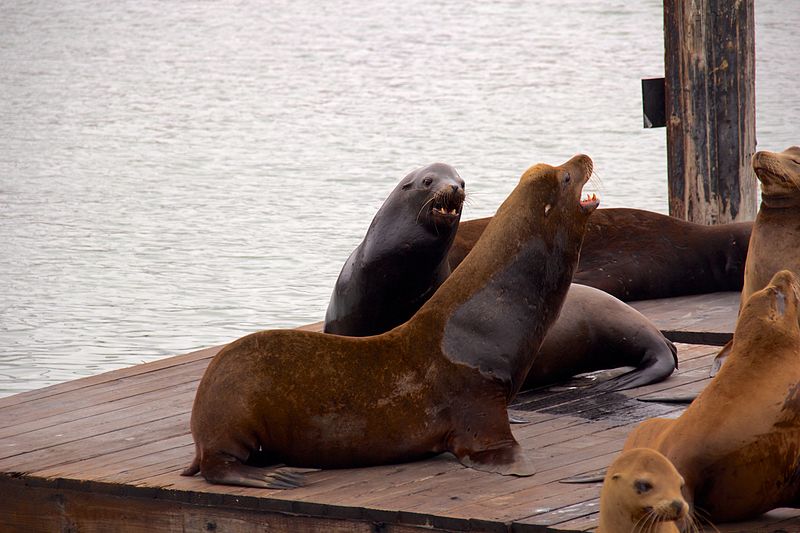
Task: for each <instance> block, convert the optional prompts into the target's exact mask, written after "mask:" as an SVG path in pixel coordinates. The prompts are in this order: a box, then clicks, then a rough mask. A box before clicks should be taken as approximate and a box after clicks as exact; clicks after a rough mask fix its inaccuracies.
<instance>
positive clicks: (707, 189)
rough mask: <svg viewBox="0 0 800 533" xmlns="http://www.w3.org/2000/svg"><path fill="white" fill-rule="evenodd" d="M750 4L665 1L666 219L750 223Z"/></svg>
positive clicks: (752, 183) (753, 143) (752, 108)
mask: <svg viewBox="0 0 800 533" xmlns="http://www.w3.org/2000/svg"><path fill="white" fill-rule="evenodd" d="M753 2H754V0H740V1H737V2H731V1H730V0H695V1H692V2H686V1H684V0H664V49H665V53H664V63H665V69H666V75H665V96H666V116H667V168H668V178H669V187H668V189H669V214H670V215H672V216H674V217H678V218H682V219H684V220H690V221H693V222H698V223H703V224H719V223H723V222H733V221H744V220H752V219H753V218H755V214H756V209H757V205H756V183H757V182H756V180H755V176H754V174H753V170H752V167H751V165H750V160H751V158H752V156H753V154H754V153H755V146H756V136H755V35H754V34H755V30H754V28H755V22H754V18H755V17H754V8H753Z"/></svg>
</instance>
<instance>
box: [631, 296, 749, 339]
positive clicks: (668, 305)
mask: <svg viewBox="0 0 800 533" xmlns="http://www.w3.org/2000/svg"><path fill="white" fill-rule="evenodd" d="M739 298H740V293H739V292H715V293H711V294H695V295H691V296H679V297H676V298H664V299H660V300H640V301H636V302H628V304H629V305H630V306H631V307H633V308H634V309H636V310H637V311H639V312H640V313H642V314H643V315H644V316H646V317H647V318H649V319H650V321H651V322H653V324H655V325H656V327H657V328H658V329H659V330H661V332H662V333H663V334H664V335H665V336H666V337H667V338H668V339H670V340H671V341H673V342H684V343H693V344H712V345H718V346H721V345H723V344H725V343H726V342H728V341H729V340H730V339H731V338H732V337H733V331H734V329H735V328H736V317H737V315H738V314H739Z"/></svg>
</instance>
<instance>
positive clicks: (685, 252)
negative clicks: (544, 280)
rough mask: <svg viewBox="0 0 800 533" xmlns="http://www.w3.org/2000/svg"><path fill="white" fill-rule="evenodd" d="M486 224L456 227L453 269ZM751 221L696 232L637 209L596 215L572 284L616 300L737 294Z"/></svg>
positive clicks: (484, 221)
mask: <svg viewBox="0 0 800 533" xmlns="http://www.w3.org/2000/svg"><path fill="white" fill-rule="evenodd" d="M489 220H491V218H482V219H477V220H467V221H462V222H461V224H460V225H459V228H458V233H457V234H456V238H455V240H454V241H453V246H452V247H451V249H450V255H449V256H448V257H449V260H450V265H451V267H455V266H456V265H458V263H460V262H461V261H462V260H463V259H464V258H465V257H466V256H467V254H468V253H469V251H470V250H471V249H472V246H474V244H475V242H476V241H477V239H478V237H480V235H481V233H482V231H483V229H484V228H485V227H486V225H487V224H488V223H489ZM752 226H753V223H752V222H740V223H732V224H720V225H718V226H704V225H702V224H694V223H691V222H686V221H683V220H679V219H677V218H673V217H669V216H666V215H661V214H659V213H653V212H650V211H643V210H641V209H627V208H610V209H598V210H597V211H595V212H594V213H593V214H592V216H591V217H590V218H589V224H588V226H587V227H586V238H585V239H584V243H583V248H582V249H581V257H580V261H579V263H578V268H577V270H576V271H575V278H574V281H575V283H580V284H581V285H589V286H591V287H595V288H598V289H601V290H603V291H605V292H607V293H609V294H611V295H613V296H616V297H617V298H619V299H620V300H623V301H631V300H648V299H651V298H669V297H672V296H683V295H687V294H699V293H705V292H717V291H738V290H740V289H741V288H742V280H743V278H744V262H745V257H746V255H747V244H748V241H749V239H750V230H751V228H752Z"/></svg>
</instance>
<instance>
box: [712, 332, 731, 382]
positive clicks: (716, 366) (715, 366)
mask: <svg viewBox="0 0 800 533" xmlns="http://www.w3.org/2000/svg"><path fill="white" fill-rule="evenodd" d="M731 350H733V339H731V340H729V341H728V342H727V344H725V346H723V347H722V349H721V350H720V351H719V353H717V355H716V356H714V362H713V363H712V364H711V371H710V372H709V373H708V375H709V376H711V377H712V378H713V377H714V376H716V375H717V372H719V370H720V369H721V368H722V365H723V364H724V363H725V359H727V358H728V355H730V353H731Z"/></svg>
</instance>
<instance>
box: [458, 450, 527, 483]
mask: <svg viewBox="0 0 800 533" xmlns="http://www.w3.org/2000/svg"><path fill="white" fill-rule="evenodd" d="M456 457H457V458H458V460H459V461H460V462H461V464H462V465H464V466H468V467H469V468H474V469H475V470H481V471H483V472H494V473H496V474H501V475H504V476H519V477H526V476H532V475H533V474H535V473H536V467H534V465H533V462H532V461H531V460H530V458H528V457H527V456H526V455H525V453H524V452H523V451H522V447H521V446H520V445H519V444H518V443H517V442H516V441H515V442H513V443H511V444H509V445H507V446H504V447H501V448H495V449H491V450H481V451H471V452H469V453H468V454H466V455H463V456H459V455H458V454H456Z"/></svg>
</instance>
